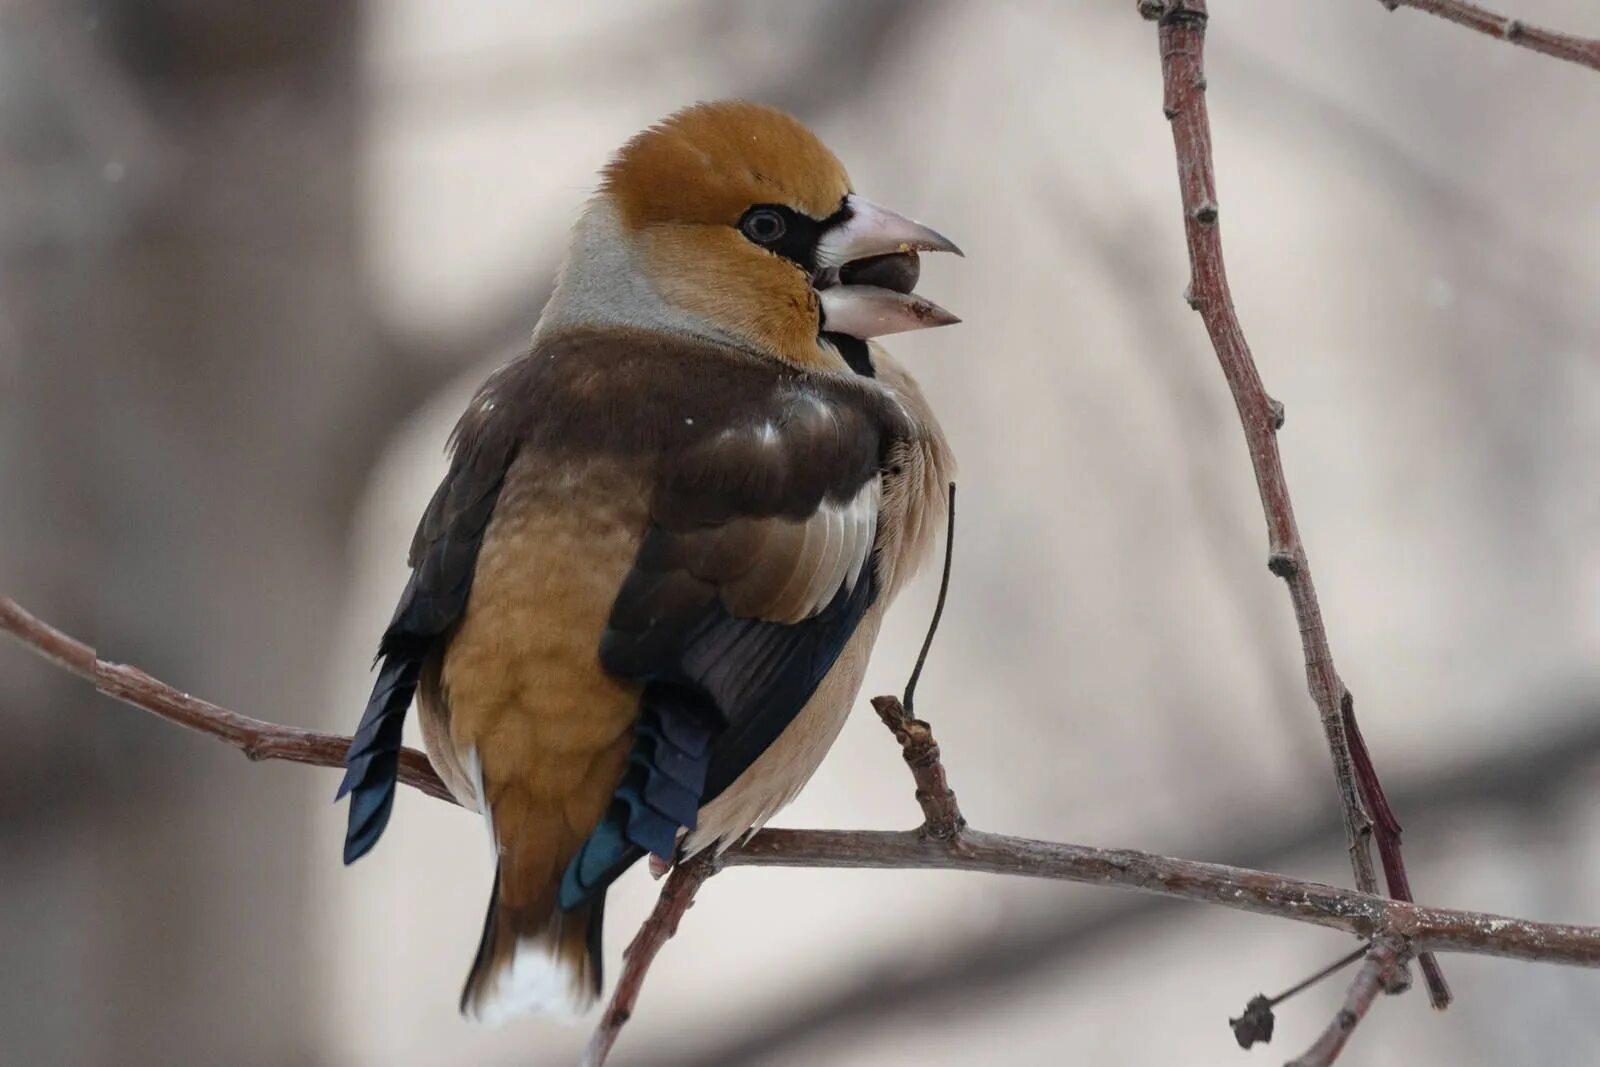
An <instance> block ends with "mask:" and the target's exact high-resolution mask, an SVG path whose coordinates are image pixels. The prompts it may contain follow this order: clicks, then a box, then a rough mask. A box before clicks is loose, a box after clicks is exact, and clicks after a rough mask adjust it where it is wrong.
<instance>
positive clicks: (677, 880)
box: [582, 850, 720, 1067]
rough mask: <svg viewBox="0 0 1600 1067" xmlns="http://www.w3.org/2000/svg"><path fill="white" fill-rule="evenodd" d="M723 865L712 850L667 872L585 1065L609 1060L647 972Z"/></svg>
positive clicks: (625, 952) (624, 958)
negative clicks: (685, 914) (699, 895)
mask: <svg viewBox="0 0 1600 1067" xmlns="http://www.w3.org/2000/svg"><path fill="white" fill-rule="evenodd" d="M719 866H720V864H719V863H718V861H717V857H716V854H715V852H713V851H709V850H708V851H706V852H702V853H700V854H699V855H697V856H695V857H694V858H692V859H688V860H685V861H684V862H682V863H680V864H678V865H677V866H676V867H674V868H672V873H671V874H669V875H667V881H666V884H665V885H663V886H662V887H661V895H660V896H658V897H657V898H656V906H655V908H654V909H653V910H652V911H651V912H650V917H649V918H648V919H646V920H645V921H644V923H643V925H641V926H640V927H639V932H638V933H637V934H635V935H634V937H633V940H632V941H631V942H629V943H628V947H627V948H626V949H624V950H623V953H622V974H621V975H620V976H619V977H618V978H617V987H616V989H614V990H612V993H611V1000H610V1002H609V1003H607V1004H606V1010H605V1013H604V1014H602V1015H601V1016H600V1024H599V1025H598V1026H596V1027H595V1031H594V1036H592V1037H591V1038H589V1045H588V1047H587V1048H586V1049H584V1053H583V1060H582V1067H601V1065H602V1064H604V1063H605V1062H606V1057H607V1056H609V1055H610V1054H611V1046H613V1045H615V1044H616V1043H617V1038H618V1037H619V1036H620V1035H621V1034H622V1028H623V1026H625V1025H627V1022H628V1020H629V1019H630V1018H632V1017H633V1008H634V1005H635V1004H637V1003H638V1001H639V991H640V990H641V989H643V988H644V979H645V975H646V974H648V973H649V971H650V964H651V963H653V962H655V958H656V953H658V952H660V951H661V946H662V945H665V944H666V943H667V942H668V941H670V940H671V939H672V937H673V935H674V934H676V933H677V932H678V923H680V922H682V921H683V915H684V913H685V912H687V911H688V910H689V909H690V908H691V907H692V906H693V905H694V897H695V894H696V893H698V892H699V891H700V887H701V886H702V885H704V884H705V881H706V879H707V878H710V877H711V876H712V875H713V874H716V873H717V868H718V867H719Z"/></svg>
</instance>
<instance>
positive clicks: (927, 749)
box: [872, 696, 967, 841]
mask: <svg viewBox="0 0 1600 1067" xmlns="http://www.w3.org/2000/svg"><path fill="white" fill-rule="evenodd" d="M872 710H874V711H876V712H877V713H878V718H880V719H882V720H883V725H885V726H887V727H888V728H889V732H890V733H892V734H894V739H895V740H896V741H898V742H900V749H901V753H900V754H901V755H902V756H904V757H905V761H906V766H907V767H910V768H911V777H912V778H913V779H915V781H916V783H917V803H918V804H919V805H920V806H921V808H922V828H921V830H920V831H919V832H920V833H922V834H925V835H927V836H928V837H932V838H935V839H937V840H940V841H949V840H951V839H953V838H955V837H956V835H958V834H960V833H961V831H962V830H964V829H966V826H967V820H966V819H965V818H963V817H962V815H961V808H960V806H959V805H957V804H956V794H955V791H954V790H953V789H951V788H950V782H949V780H948V779H947V778H946V777H945V773H944V762H943V761H942V760H941V759H940V755H939V742H937V741H935V740H934V739H933V730H932V728H931V727H929V726H928V724H927V723H925V722H923V721H922V720H921V719H914V718H912V717H911V715H910V714H909V713H908V712H907V711H906V709H905V707H904V705H902V704H901V703H900V701H899V699H898V698H896V697H892V696H883V697H873V698H872Z"/></svg>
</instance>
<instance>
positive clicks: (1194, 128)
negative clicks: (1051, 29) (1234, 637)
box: [1139, 0, 1450, 1008]
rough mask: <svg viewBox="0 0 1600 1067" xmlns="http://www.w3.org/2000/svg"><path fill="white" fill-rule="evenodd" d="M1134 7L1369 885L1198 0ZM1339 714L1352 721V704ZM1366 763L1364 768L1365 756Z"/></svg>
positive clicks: (1197, 283) (1358, 792) (1431, 970)
mask: <svg viewBox="0 0 1600 1067" xmlns="http://www.w3.org/2000/svg"><path fill="white" fill-rule="evenodd" d="M1139 12H1140V14H1142V15H1143V16H1144V17H1145V18H1147V19H1155V20H1157V22H1158V26H1159V40H1160V49H1161V77H1162V85H1163V101H1162V109H1163V111H1164V112H1165V113H1166V116H1167V118H1168V119H1169V120H1170V121H1171V123H1172V142H1173V148H1174V151H1175V154H1176V156H1177V163H1178V187H1179V191H1180V194H1181V197H1182V203H1183V226H1184V233H1185V236H1186V238H1187V241H1188V246H1189V265H1190V271H1191V277H1190V282H1189V288H1188V292H1187V294H1186V295H1187V299H1188V301H1189V304H1190V306H1191V307H1193V308H1194V309H1195V310H1196V311H1198V312H1199V313H1200V317H1201V319H1202V320H1203V321H1204V323H1205V327H1206V332H1207V333H1208V334H1209V335H1210V337H1211V344H1212V347H1213V348H1214V349H1215V350H1216V354H1217V361H1218V363H1219V364H1220V365H1221V367H1222V373H1223V375H1224V377H1226V378H1227V381H1228V388H1229V389H1230V390H1231V392H1232V393H1233V400H1234V405H1235V407H1236V408H1237V409H1238V413H1239V421H1240V424H1241V425H1242V426H1243V428H1244V435H1245V440H1246V443H1247V445H1248V447H1249V452H1250V463H1251V466H1252V467H1253V468H1254V470H1255V475H1256V487H1257V489H1258V490H1259V492H1260V495H1261V507H1262V512H1263V513H1264V515H1265V517H1266V522H1267V538H1268V550H1267V567H1268V569H1270V570H1271V571H1272V573H1273V574H1276V575H1277V576H1278V577H1280V578H1282V579H1283V580H1284V582H1285V584H1286V585H1287V586H1288V589H1289V599H1290V601H1291V602H1292V603H1293V605H1294V614H1295V620H1296V622H1297V623H1298V624H1299V630H1300V643H1301V647H1302V649H1303V651H1304V653H1305V662H1306V681H1307V685H1308V688H1309V689H1310V691H1311V698H1312V700H1314V701H1315V702H1316V706H1317V711H1318V714H1319V716H1320V718H1321V721H1322V729H1323V735H1324V737H1325V738H1326V740H1327V743H1328V752H1329V754H1330V756H1331V757H1332V760H1333V772H1334V779H1335V782H1336V784H1337V786H1338V789H1339V801H1340V808H1341V810H1342V811H1343V814H1344V825H1345V844H1346V847H1347V848H1348V850H1349V853H1350V864H1351V867H1352V869H1353V870H1354V871H1355V878H1356V886H1357V888H1358V889H1360V890H1361V891H1363V892H1366V893H1373V892H1376V891H1377V885H1378V882H1377V875H1376V872H1375V871H1374V869H1373V865H1372V852H1371V848H1370V838H1371V836H1372V834H1373V830H1374V827H1373V822H1372V819H1371V818H1370V817H1369V815H1368V813H1367V807H1366V804H1365V803H1364V800H1366V799H1369V798H1370V799H1372V800H1373V801H1374V802H1377V800H1378V799H1379V798H1381V796H1382V786H1381V785H1380V784H1379V783H1378V779H1377V775H1376V773H1375V772H1374V773H1371V774H1370V775H1360V774H1358V772H1357V768H1356V765H1355V762H1354V759H1353V757H1352V754H1351V746H1350V739H1349V737H1348V735H1347V733H1346V729H1345V719H1346V715H1345V712H1344V709H1343V707H1342V701H1343V698H1344V694H1345V692H1346V690H1345V686H1344V683H1343V682H1342V681H1341V680H1340V678H1339V673H1338V671H1337V670H1336V669H1335V667H1334V663H1333V653H1332V651H1331V650H1330V649H1329V647H1328V635H1327V627H1326V624H1325V623H1324V622H1323V619H1322V610H1321V608H1320V607H1319V605H1318V602H1317V589H1316V585H1315V584H1314V583H1313V582H1312V579H1311V565H1310V562H1309V560H1308V559H1307V556H1306V550H1305V545H1304V544H1303V542H1302V541H1301V539H1300V530H1299V527H1298V525H1297V524H1296V522H1295V516H1294V505H1293V503H1292V501H1291V499H1290V496H1289V484H1288V481H1287V480H1286V479H1285V477H1284V473H1283V460H1282V457H1281V456H1280V455H1279V454H1278V438H1277V434H1278V430H1279V428H1280V427H1281V426H1282V425H1283V406H1282V405H1281V404H1279V403H1278V402H1277V401H1276V400H1274V399H1272V397H1270V396H1269V395H1267V391H1266V388H1265V386H1263V385H1262V383H1261V375H1260V372H1259V371H1257V369H1256V364H1255V359H1254V358H1253V357H1252V356H1251V354H1250V345H1249V343H1248V342H1247V341H1246V340H1245V336H1244V329H1243V328H1242V327H1241V326H1240V324H1239V318H1238V315H1237V314H1236V313H1235V312H1234V307H1233V297H1232V294H1231V293H1230V292H1229V289H1228V275H1227V269H1226V267H1225V266H1224V264H1223V258H1222V235H1221V232H1220V225H1219V223H1218V207H1217V191H1216V177H1215V173H1214V170H1213V164H1212V153H1211V122H1210V119H1209V117H1208V116H1207V114H1206V98H1205V91H1206V76H1205V62H1204V54H1205V32H1206V21H1207V18H1208V14H1207V11H1206V0H1140V3H1139ZM1349 718H1350V720H1351V721H1352V722H1353V721H1354V712H1353V710H1352V711H1351V712H1350V715H1349ZM1366 767H1367V769H1368V770H1370V767H1371V763H1370V760H1369V761H1367V764H1366ZM1369 778H1370V780H1368V779H1369ZM1364 787H1365V788H1364ZM1376 829H1377V833H1378V834H1379V835H1380V837H1383V838H1385V840H1384V847H1383V848H1382V850H1381V851H1382V855H1383V857H1384V861H1385V864H1386V870H1388V871H1389V873H1390V875H1391V877H1390V879H1389V881H1390V885H1391V888H1392V887H1393V886H1396V885H1398V886H1402V887H1405V886H1407V881H1406V878H1405V876H1404V860H1403V858H1402V856H1401V852H1400V842H1399V838H1398V836H1397V834H1391V829H1392V827H1391V826H1390V825H1389V824H1380V825H1378V827H1377V828H1376ZM1427 974H1428V978H1429V996H1430V998H1431V999H1432V1001H1433V1004H1434V1006H1435V1007H1438V1008H1443V1007H1445V1006H1446V1005H1447V1004H1449V1002H1450V990H1449V987H1448V986H1446V985H1445V984H1444V981H1443V977H1442V975H1441V974H1440V973H1439V971H1438V967H1437V965H1432V966H1429V967H1428V968H1427Z"/></svg>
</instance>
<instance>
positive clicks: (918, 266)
mask: <svg viewBox="0 0 1600 1067" xmlns="http://www.w3.org/2000/svg"><path fill="white" fill-rule="evenodd" d="M921 276H922V259H921V257H919V256H918V255H917V254H916V253H915V252H889V253H887V254H885V255H881V256H868V257H867V258H866V259H854V260H851V261H850V262H849V263H846V264H845V265H844V266H842V267H840V268H839V284H840V285H873V286H877V287H878V288H879V289H889V290H892V291H894V292H896V293H909V292H911V291H912V290H913V289H915V288H916V287H917V279H918V278H919V277H921Z"/></svg>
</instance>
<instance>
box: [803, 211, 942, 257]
mask: <svg viewBox="0 0 1600 1067" xmlns="http://www.w3.org/2000/svg"><path fill="white" fill-rule="evenodd" d="M844 206H845V207H846V208H848V209H849V211H850V217H849V218H848V219H846V220H845V221H844V222H842V223H839V224H837V225H835V226H833V227H831V228H830V229H829V230H828V232H827V233H825V234H823V235H822V240H821V241H819V242H818V243H817V265H818V266H819V267H842V266H844V265H845V264H846V263H849V262H850V261H851V260H855V259H866V258H867V257H868V256H881V255H884V254H885V253H888V252H954V253H955V254H956V255H958V256H959V255H961V254H962V253H961V249H959V248H957V247H956V244H955V242H954V241H952V240H950V238H948V237H946V236H945V235H944V234H942V233H940V232H939V231H938V230H934V229H931V228H929V227H927V226H924V225H923V224H922V223H920V222H912V221H911V220H910V219H908V218H906V217H905V216H904V215H896V214H895V213H894V212H893V211H890V210H889V209H888V208H886V207H879V206H878V205H877V204H874V203H873V202H872V201H870V200H863V199H862V198H861V197H859V196H855V195H851V196H847V197H845V198H844Z"/></svg>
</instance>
